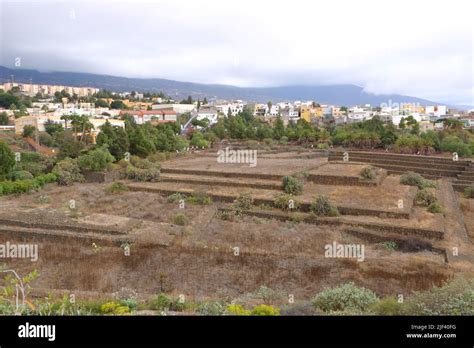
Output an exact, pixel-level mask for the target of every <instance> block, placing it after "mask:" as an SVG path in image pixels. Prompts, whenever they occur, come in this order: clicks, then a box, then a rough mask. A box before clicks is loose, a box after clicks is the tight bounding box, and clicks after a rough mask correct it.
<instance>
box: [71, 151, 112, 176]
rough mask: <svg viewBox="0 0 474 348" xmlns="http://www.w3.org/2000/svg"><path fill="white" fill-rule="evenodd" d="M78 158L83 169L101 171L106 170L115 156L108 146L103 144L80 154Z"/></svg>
mask: <svg viewBox="0 0 474 348" xmlns="http://www.w3.org/2000/svg"><path fill="white" fill-rule="evenodd" d="M77 160H78V163H79V166H80V167H81V168H82V169H85V170H91V171H93V172H99V171H103V170H105V169H106V168H107V166H108V165H109V164H111V163H112V162H114V161H115V158H114V156H112V155H111V154H110V152H109V150H108V149H107V146H101V147H99V148H97V149H95V150H92V151H89V152H88V153H87V154H85V155H82V156H79V158H78V159H77Z"/></svg>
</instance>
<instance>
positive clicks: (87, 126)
mask: <svg viewBox="0 0 474 348" xmlns="http://www.w3.org/2000/svg"><path fill="white" fill-rule="evenodd" d="M79 121H80V124H81V128H82V134H81V141H84V135H85V134H86V132H87V133H88V134H89V135H91V133H92V129H94V125H93V124H92V123H91V122H90V121H89V118H88V117H87V116H81V117H80V120H79Z"/></svg>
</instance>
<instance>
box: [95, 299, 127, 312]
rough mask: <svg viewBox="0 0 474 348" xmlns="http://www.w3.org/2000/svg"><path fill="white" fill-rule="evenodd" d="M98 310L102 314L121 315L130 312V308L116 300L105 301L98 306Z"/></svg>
mask: <svg viewBox="0 0 474 348" xmlns="http://www.w3.org/2000/svg"><path fill="white" fill-rule="evenodd" d="M100 311H101V313H103V314H111V315H121V314H127V313H130V308H128V307H127V306H123V305H122V304H120V303H117V302H107V303H104V304H103V305H102V306H100Z"/></svg>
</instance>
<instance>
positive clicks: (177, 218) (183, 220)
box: [173, 213, 188, 226]
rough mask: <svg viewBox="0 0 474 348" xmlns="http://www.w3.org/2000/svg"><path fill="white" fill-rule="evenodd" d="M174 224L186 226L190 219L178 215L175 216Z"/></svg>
mask: <svg viewBox="0 0 474 348" xmlns="http://www.w3.org/2000/svg"><path fill="white" fill-rule="evenodd" d="M173 224H175V225H179V226H184V225H187V224H188V218H187V217H186V215H184V214H181V213H180V214H176V215H175V216H173Z"/></svg>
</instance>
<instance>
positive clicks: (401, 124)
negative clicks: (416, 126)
mask: <svg viewBox="0 0 474 348" xmlns="http://www.w3.org/2000/svg"><path fill="white" fill-rule="evenodd" d="M398 128H400V129H405V128H406V121H405V117H402V118H401V120H400V123H399V124H398Z"/></svg>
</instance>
